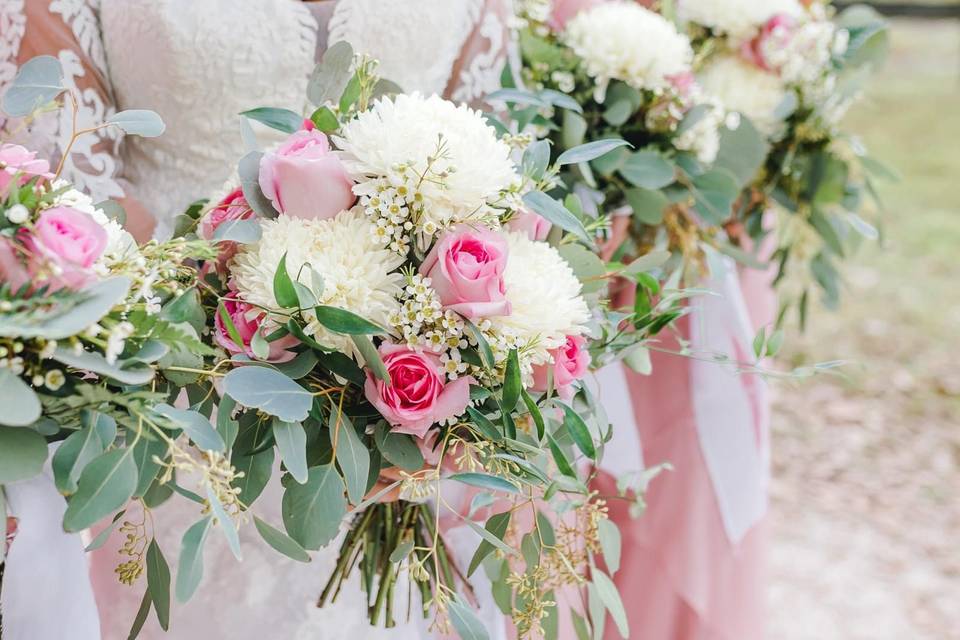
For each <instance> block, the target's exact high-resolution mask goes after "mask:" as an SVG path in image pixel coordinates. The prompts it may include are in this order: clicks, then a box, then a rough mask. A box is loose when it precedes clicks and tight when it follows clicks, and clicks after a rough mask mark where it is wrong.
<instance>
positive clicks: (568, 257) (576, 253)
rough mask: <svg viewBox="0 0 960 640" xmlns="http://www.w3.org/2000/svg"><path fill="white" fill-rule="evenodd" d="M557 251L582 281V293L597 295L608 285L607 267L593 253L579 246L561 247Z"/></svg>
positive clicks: (567, 245) (568, 245)
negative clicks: (606, 278) (606, 277)
mask: <svg viewBox="0 0 960 640" xmlns="http://www.w3.org/2000/svg"><path fill="white" fill-rule="evenodd" d="M557 251H558V252H559V253H560V256H561V257H562V258H563V259H564V260H565V261H566V263H567V264H568V265H570V268H571V269H573V273H574V275H575V276H577V279H578V280H580V283H581V285H582V286H583V288H582V289H581V291H582V293H596V292H597V291H601V290H603V288H604V287H605V286H606V285H607V282H606V280H605V278H604V275H605V274H606V273H607V269H606V266H604V264H603V261H602V260H601V259H600V257H599V256H597V254H595V253H594V252H593V251H590V250H589V249H587V248H585V247H583V246H582V245H579V244H564V245H560V246H559V247H557Z"/></svg>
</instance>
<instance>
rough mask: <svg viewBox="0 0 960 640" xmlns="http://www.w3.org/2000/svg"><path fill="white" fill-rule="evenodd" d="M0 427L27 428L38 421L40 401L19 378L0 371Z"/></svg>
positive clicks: (8, 371) (7, 370)
mask: <svg viewBox="0 0 960 640" xmlns="http://www.w3.org/2000/svg"><path fill="white" fill-rule="evenodd" d="M0 407H3V410H2V411H0V425H6V426H8V427H27V426H29V425H31V424H33V423H34V422H36V421H37V420H39V419H40V413H41V407H40V399H39V398H38V397H37V394H36V393H35V392H34V391H33V389H31V388H30V387H29V386H28V385H27V383H26V382H24V381H23V380H22V379H21V378H20V376H18V375H16V374H15V373H13V372H12V371H10V370H9V369H0Z"/></svg>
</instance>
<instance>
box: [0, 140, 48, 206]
mask: <svg viewBox="0 0 960 640" xmlns="http://www.w3.org/2000/svg"><path fill="white" fill-rule="evenodd" d="M17 174H20V179H19V180H18V184H19V185H21V186H22V185H24V184H26V183H27V182H29V181H30V180H31V179H32V178H34V177H35V176H40V177H42V178H46V179H48V180H49V179H50V178H52V177H53V174H52V173H50V163H49V162H47V161H46V160H37V154H36V153H35V152H33V151H28V150H27V149H26V148H24V147H21V146H20V145H18V144H4V145H0V196H6V194H7V189H8V188H9V186H10V183H11V182H13V177H14V176H15V175H17Z"/></svg>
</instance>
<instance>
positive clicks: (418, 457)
mask: <svg viewBox="0 0 960 640" xmlns="http://www.w3.org/2000/svg"><path fill="white" fill-rule="evenodd" d="M374 441H375V442H376V445H377V449H378V450H379V451H380V453H381V454H382V455H383V457H384V458H385V459H386V460H387V462H389V463H391V464H393V465H396V466H397V467H399V468H401V469H403V470H404V471H407V472H408V473H413V472H415V471H419V470H420V469H422V468H423V464H424V461H423V454H422V453H421V452H420V448H419V447H418V446H417V445H416V443H415V442H414V441H413V438H412V437H411V436H409V435H407V434H405V433H393V432H392V431H391V430H390V427H389V425H387V423H386V422H385V421H381V422H380V423H379V424H378V425H377V427H376V429H375V430H374Z"/></svg>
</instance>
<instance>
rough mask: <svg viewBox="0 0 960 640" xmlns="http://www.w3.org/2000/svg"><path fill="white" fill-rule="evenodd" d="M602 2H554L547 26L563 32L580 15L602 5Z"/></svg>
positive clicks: (582, 0)
mask: <svg viewBox="0 0 960 640" xmlns="http://www.w3.org/2000/svg"><path fill="white" fill-rule="evenodd" d="M601 1H602V0H554V2H553V11H552V13H551V14H550V20H548V21H547V24H549V25H550V28H551V29H553V30H554V31H563V29H564V28H565V27H566V26H567V23H568V22H570V20H572V19H573V18H574V17H575V16H576V15H577V14H578V13H580V12H581V11H584V10H586V9H589V8H590V7H594V6H596V5H598V4H600V2H601Z"/></svg>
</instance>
